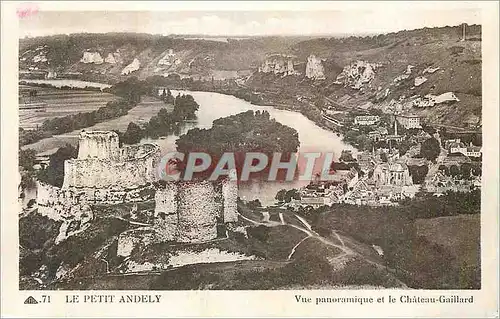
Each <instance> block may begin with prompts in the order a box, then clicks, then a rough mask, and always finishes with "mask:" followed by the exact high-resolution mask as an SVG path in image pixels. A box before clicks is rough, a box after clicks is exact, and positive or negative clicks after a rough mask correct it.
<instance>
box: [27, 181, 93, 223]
mask: <svg viewBox="0 0 500 319" xmlns="http://www.w3.org/2000/svg"><path fill="white" fill-rule="evenodd" d="M36 197H37V204H38V213H39V214H41V215H43V216H47V217H49V218H51V219H53V220H63V219H65V218H68V217H70V216H71V207H76V206H78V205H79V204H82V203H83V202H84V200H83V198H82V195H81V194H79V193H77V192H74V191H72V190H67V191H63V190H61V189H60V188H58V187H55V186H52V185H49V184H45V183H40V182H38V183H37V196H36Z"/></svg>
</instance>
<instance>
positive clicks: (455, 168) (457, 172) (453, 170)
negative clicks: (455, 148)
mask: <svg viewBox="0 0 500 319" xmlns="http://www.w3.org/2000/svg"><path fill="white" fill-rule="evenodd" d="M450 175H451V176H453V177H456V176H458V175H460V168H458V166H457V165H451V166H450Z"/></svg>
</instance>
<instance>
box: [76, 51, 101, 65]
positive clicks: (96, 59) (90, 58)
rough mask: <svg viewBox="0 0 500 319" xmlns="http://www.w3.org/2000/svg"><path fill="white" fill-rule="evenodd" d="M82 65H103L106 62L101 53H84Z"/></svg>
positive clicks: (81, 60)
mask: <svg viewBox="0 0 500 319" xmlns="http://www.w3.org/2000/svg"><path fill="white" fill-rule="evenodd" d="M80 62H82V63H94V64H102V63H103V62H104V60H103V59H102V56H101V54H100V53H99V52H83V56H82V58H81V59H80Z"/></svg>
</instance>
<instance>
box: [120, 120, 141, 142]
mask: <svg viewBox="0 0 500 319" xmlns="http://www.w3.org/2000/svg"><path fill="white" fill-rule="evenodd" d="M143 137H144V132H143V130H142V129H141V127H140V126H139V125H137V124H135V123H134V122H130V123H129V124H128V127H127V130H126V131H125V133H124V134H123V137H122V140H123V143H125V144H136V143H139V142H140V141H141V139H142V138H143Z"/></svg>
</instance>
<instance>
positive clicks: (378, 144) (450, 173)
mask: <svg viewBox="0 0 500 319" xmlns="http://www.w3.org/2000/svg"><path fill="white" fill-rule="evenodd" d="M444 13H446V14H444ZM391 14H392V13H391V12H388V13H387V16H386V17H383V16H382V17H377V16H375V15H374V14H373V13H371V12H370V11H359V12H358V11H305V10H304V11H293V12H291V11H183V12H175V11H161V12H159V11H105V8H103V9H102V11H83V10H82V11H43V10H37V9H36V7H29V6H28V7H25V8H24V9H21V10H20V11H18V16H19V39H18V42H19V46H18V114H19V118H18V123H19V128H18V136H19V144H18V168H19V184H18V223H19V231H18V233H19V289H20V290H155V291H158V290H160V291H161V290H291V289H293V290H311V289H312V290H314V289H328V290H331V289H333V290H334V289H359V290H362V289H388V288H389V289H409V290H410V289H427V290H428V289H436V290H464V289H465V290H478V289H481V278H482V274H481V236H480V234H481V223H480V218H481V189H482V177H483V174H485V172H484V171H483V170H482V167H483V166H482V163H483V153H484V152H485V148H483V130H482V119H483V114H482V102H483V98H482V81H483V80H482V73H481V69H482V25H481V15H480V12H479V11H478V10H474V9H463V10H452V9H451V8H450V10H449V12H443V14H436V12H434V14H433V15H429V16H425V14H422V15H421V16H417V17H415V16H413V13H412V12H411V11H405V12H398V13H397V15H398V19H399V20H398V23H393V20H392V19H391ZM419 17H420V19H419ZM12 120H14V119H12ZM436 298H442V299H443V300H441V299H440V300H439V302H452V301H446V300H444V299H446V298H448V299H449V300H453V298H455V297H453V296H452V295H451V294H449V295H445V296H441V297H436ZM457 298H458V297H457ZM462 302H467V300H463V301H462Z"/></svg>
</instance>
